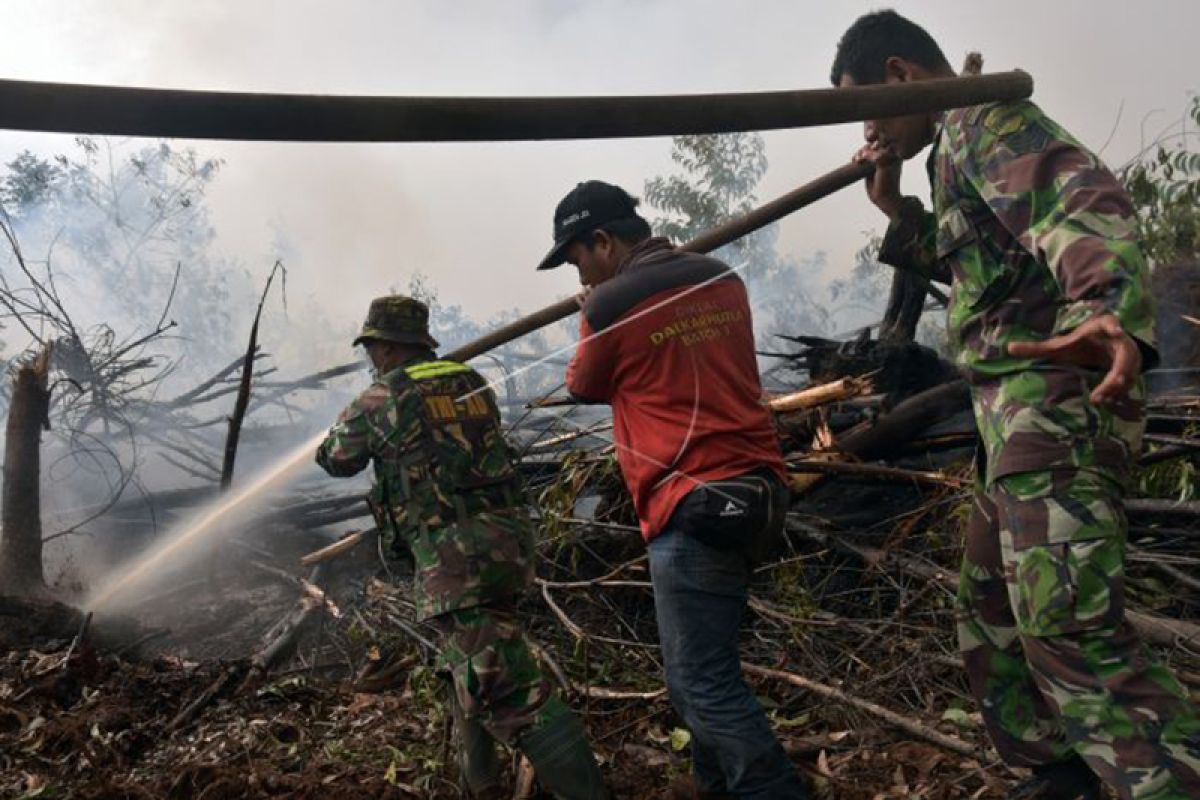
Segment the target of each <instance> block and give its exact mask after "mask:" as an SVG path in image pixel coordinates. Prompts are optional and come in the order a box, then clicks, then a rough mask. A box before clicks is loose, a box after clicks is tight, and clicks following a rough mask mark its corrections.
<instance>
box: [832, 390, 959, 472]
mask: <svg viewBox="0 0 1200 800" xmlns="http://www.w3.org/2000/svg"><path fill="white" fill-rule="evenodd" d="M970 407H971V392H970V388H969V387H968V386H967V382H966V381H964V380H955V381H950V382H949V383H943V384H941V385H940V386H935V387H933V388H932V389H926V390H925V391H923V392H920V393H919V394H915V395H913V396H912V397H909V398H908V399H907V400H904V401H903V402H901V403H899V404H897V406H896V407H895V408H893V409H892V410H891V411H890V412H889V413H887V414H885V415H883V416H882V417H880V418H879V419H877V420H875V422H874V424H872V425H871V426H870V427H868V428H864V429H862V430H860V431H856V432H853V433H850V434H847V435H846V436H844V437H843V438H842V439H841V440H840V441H838V442H837V443H836V445H835V446H836V447H837V449H838V450H841V451H842V452H843V453H847V454H849V455H853V456H855V457H857V458H860V459H863V460H868V459H876V458H882V457H883V456H886V455H888V454H889V453H891V452H892V451H893V450H895V449H896V448H897V447H899V446H901V445H903V444H904V443H905V442H906V441H908V440H909V439H911V438H912V436H913V435H914V434H916V433H920V432H921V431H922V430H924V429H925V428H927V427H929V426H930V425H932V424H933V423H935V422H937V421H938V420H941V419H945V418H946V417H949V416H952V415H954V414H956V413H958V412H959V411H962V410H965V409H967V408H970Z"/></svg>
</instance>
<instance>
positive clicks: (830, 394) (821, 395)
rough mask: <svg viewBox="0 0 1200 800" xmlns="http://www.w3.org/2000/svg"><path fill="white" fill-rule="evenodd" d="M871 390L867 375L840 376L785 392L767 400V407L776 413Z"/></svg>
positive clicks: (815, 405) (850, 396) (840, 400)
mask: <svg viewBox="0 0 1200 800" xmlns="http://www.w3.org/2000/svg"><path fill="white" fill-rule="evenodd" d="M873 391H875V390H874V388H873V387H872V384H871V379H870V378H869V377H867V376H863V377H859V378H841V379H840V380H836V381H830V382H829V383H823V384H821V385H819V386H810V387H809V388H807V389H802V390H801V391H799V392H793V393H792V394H785V395H783V396H782V397H774V398H772V399H770V400H768V401H767V408H769V409H771V410H772V411H774V412H775V413H776V414H784V413H787V412H790V411H801V410H803V409H806V408H815V407H817V406H823V405H826V404H829V403H838V402H842V401H844V400H850V399H852V398H855V397H862V396H864V395H868V394H871V392H873Z"/></svg>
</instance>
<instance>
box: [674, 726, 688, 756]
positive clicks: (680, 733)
mask: <svg viewBox="0 0 1200 800" xmlns="http://www.w3.org/2000/svg"><path fill="white" fill-rule="evenodd" d="M691 741H692V734H691V732H690V731H688V730H687V729H686V728H672V729H671V749H672V750H674V751H675V752H676V753H678V752H680V751H681V750H683V748H685V747H687V746H688V745H689V744H691Z"/></svg>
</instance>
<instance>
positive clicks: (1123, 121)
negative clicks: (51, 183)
mask: <svg viewBox="0 0 1200 800" xmlns="http://www.w3.org/2000/svg"><path fill="white" fill-rule="evenodd" d="M881 5H883V4H880V3H876V2H858V0H853V1H850V0H848V1H846V2H837V3H831V2H802V1H801V0H778V1H777V2H755V1H753V0H742V2H732V1H731V0H726V2H715V1H714V0H636V1H635V0H623V1H618V0H611V1H606V0H590V1H589V2H581V1H577V0H503V1H502V2H499V1H497V0H490V1H487V0H473V1H472V2H465V1H464V0H459V1H458V2H433V1H432V0H431V1H430V2H420V3H418V2H400V0H394V1H393V2H382V0H380V1H376V2H371V1H370V0H340V1H339V2H336V3H335V2H313V1H312V0H308V1H302V0H277V1H274V2H270V1H268V0H240V2H232V0H205V1H204V2H182V1H181V0H174V2H172V1H171V0H156V2H150V0H94V2H82V1H81V0H76V1H74V2H71V1H70V0H24V2H17V1H16V0H2V1H0V11H2V17H0V18H2V19H3V20H4V24H3V26H0V77H5V78H23V79H33V80H51V81H71V82H81V83H104V84H124V85H139V86H161V87H174V88H191V89H226V90H244V91H277V92H312V93H346V94H394V95H420V94H429V95H541V94H547V95H584V94H652V93H683V92H717V91H756V90H768V89H791V88H812V87H824V86H826V85H827V81H828V77H827V76H828V73H829V64H830V60H831V58H832V54H833V49H834V45H835V43H836V41H837V39H838V37H839V36H840V35H841V33H842V31H843V30H844V29H845V28H846V27H847V26H848V25H849V24H850V23H851V22H852V21H853V20H854V18H855V17H856V16H857V15H858V14H859V13H862V12H865V11H868V10H872V9H874V8H877V7H880V6H881ZM892 6H893V7H895V8H897V9H898V10H899V11H901V12H902V13H906V14H908V15H909V16H911V17H912V18H913V19H915V20H916V21H918V22H919V23H921V24H922V25H924V26H925V27H926V28H927V29H928V30H929V31H930V32H931V33H932V34H933V35H934V36H935V37H936V38H937V39H938V40H939V42H940V43H941V45H942V47H943V49H944V50H945V51H946V54H947V56H948V58H949V59H950V61H951V63H952V64H954V65H956V66H957V65H958V64H959V63H960V62H961V60H962V56H963V54H964V53H965V52H966V51H967V50H969V49H978V50H980V51H981V52H982V53H983V55H984V60H985V70H992V71H997V70H1004V69H1010V68H1012V67H1021V68H1022V69H1025V70H1027V71H1028V72H1030V73H1031V74H1032V75H1033V76H1034V80H1035V87H1036V88H1035V95H1034V96H1035V99H1036V100H1038V101H1039V102H1040V103H1041V104H1042V106H1043V107H1044V108H1046V109H1047V110H1048V111H1049V113H1050V114H1051V115H1052V116H1054V117H1055V118H1056V119H1058V120H1059V121H1060V122H1062V123H1063V124H1065V125H1066V126H1067V128H1068V129H1070V130H1071V131H1073V132H1074V133H1075V134H1076V135H1077V136H1078V137H1080V138H1081V139H1083V141H1084V142H1085V143H1087V144H1089V145H1090V146H1092V147H1094V148H1099V147H1101V146H1102V145H1103V144H1104V143H1105V141H1106V140H1109V139H1110V133H1111V141H1110V142H1109V143H1108V145H1107V148H1106V149H1105V151H1104V155H1105V157H1106V159H1107V160H1108V161H1109V162H1110V163H1111V164H1114V165H1118V164H1120V163H1122V162H1124V161H1125V160H1127V159H1128V158H1130V157H1131V156H1132V155H1133V154H1134V153H1136V152H1137V151H1138V149H1139V143H1140V142H1141V141H1142V140H1143V132H1142V129H1143V127H1144V128H1145V136H1146V138H1147V139H1149V138H1153V135H1154V134H1155V133H1157V132H1158V131H1159V130H1161V129H1163V128H1165V127H1167V126H1169V125H1170V124H1171V123H1172V122H1173V121H1176V120H1177V119H1178V117H1179V114H1180V112H1181V111H1182V109H1183V107H1184V104H1185V102H1186V101H1187V97H1188V92H1189V91H1190V90H1197V89H1200V69H1198V67H1200V56H1197V51H1196V49H1195V34H1196V31H1197V30H1200V3H1197V2H1195V0H1177V1H1176V0H1149V2H1144V3H1140V4H1137V5H1136V6H1133V5H1131V4H1129V3H1126V2H1109V1H1108V0H1091V1H1090V2H1083V1H1082V0H1078V1H1077V0H1071V1H1070V2H1063V1H1060V0H1040V2H1030V1H1029V0H1007V1H1006V2H1003V3H991V2H988V3H984V2H962V1H960V2H949V0H945V1H942V0H923V1H921V0H912V1H911V2H905V1H904V0H900V1H899V2H895V3H893V4H892ZM1122 106H1123V110H1121V109H1122ZM1119 110H1121V111H1120V114H1121V115H1120V120H1119V123H1118V112H1119ZM1143 120H1146V122H1145V124H1144V126H1143ZM1114 123H1117V124H1116V126H1115V132H1114ZM859 141H860V126H858V125H844V126H838V127H832V128H823V129H805V130H796V131H787V132H777V133H771V134H768V136H767V154H768V157H769V158H770V171H769V173H768V174H767V176H766V178H765V179H764V181H763V184H762V185H761V187H760V192H759V196H760V198H761V199H767V198H769V197H772V196H774V195H776V194H779V193H781V192H783V191H786V190H787V189H790V188H792V187H793V186H795V185H797V184H799V183H802V182H804V181H806V180H808V179H809V178H812V177H814V176H816V175H817V174H820V173H822V172H825V171H827V170H829V169H831V168H833V167H835V166H838V165H839V164H841V163H843V162H845V160H846V159H847V158H848V156H849V154H850V153H851V152H852V151H853V150H854V149H855V147H856V146H857V145H858V143H859ZM195 146H196V147H197V149H199V150H200V152H201V153H203V154H208V155H218V156H221V157H223V158H225V159H226V160H227V166H226V167H225V169H224V171H223V172H222V174H221V175H220V176H219V178H218V179H217V182H216V184H215V185H214V187H213V190H212V193H211V206H212V208H213V211H214V221H215V223H216V226H217V229H218V232H219V247H220V249H221V251H222V252H223V253H225V254H228V255H230V256H233V257H236V258H238V259H240V260H241V261H242V263H244V264H245V265H246V266H247V268H249V269H250V270H251V271H252V272H254V273H255V274H258V275H265V273H266V270H267V268H268V267H269V266H270V263H271V259H272V254H273V252H274V251H273V247H274V243H276V242H279V241H282V242H286V243H287V245H288V247H289V255H288V266H289V267H290V272H291V274H290V276H289V292H290V293H292V294H293V296H295V295H308V294H311V295H314V296H317V297H319V298H321V301H322V303H324V304H325V306H326V308H327V311H328V314H329V316H330V317H331V318H333V319H334V320H335V321H338V322H339V323H340V322H341V321H343V320H344V321H345V324H346V325H351V324H353V323H354V322H356V321H357V320H358V319H359V318H360V316H361V314H362V313H363V310H364V309H365V306H366V303H367V302H368V300H369V299H370V298H371V297H372V296H374V295H376V294H378V293H380V292H382V291H383V290H385V289H386V288H387V287H388V286H389V285H396V286H403V285H404V284H406V283H407V280H408V277H409V276H410V275H411V274H412V272H413V271H414V270H420V271H423V272H425V273H427V274H429V275H430V276H432V278H433V279H434V283H435V285H436V286H437V287H438V288H439V290H440V292H441V295H442V299H443V300H444V301H449V302H456V303H461V304H462V305H463V306H464V307H465V308H466V310H467V311H468V312H470V313H472V314H474V315H479V316H487V315H490V314H491V313H493V312H495V311H498V310H500V309H504V308H511V307H513V306H520V307H522V308H523V309H526V310H532V309H534V308H536V307H539V306H541V305H543V304H545V303H547V302H549V301H552V300H554V299H556V298H557V297H560V296H562V295H564V294H566V293H567V292H569V291H572V290H573V289H574V288H575V285H576V279H575V275H574V271H573V270H571V269H570V268H569V267H568V268H564V269H562V270H559V271H557V272H555V273H552V274H549V275H546V274H537V273H535V272H534V271H533V266H534V264H535V263H536V262H537V260H538V258H539V257H540V255H541V253H542V252H543V251H544V250H545V248H546V247H547V245H548V244H549V237H550V215H551V212H552V210H553V207H554V205H555V203H556V202H557V201H558V199H559V198H560V197H561V195H562V194H563V193H564V192H565V191H566V190H567V189H569V188H570V187H571V186H573V185H574V184H575V183H576V182H577V181H579V180H583V179H586V178H603V179H606V180H609V181H613V182H616V183H620V184H622V185H624V186H626V187H627V188H629V189H630V190H631V191H633V192H634V193H635V194H637V193H640V191H641V188H642V183H643V181H644V180H645V179H646V178H647V177H651V176H653V175H656V174H661V173H663V172H666V171H669V170H670V169H671V167H672V165H671V163H670V160H669V153H670V141H669V140H668V139H638V140H609V141H596V142H586V141H585V142H552V143H528V144H442V145H412V144H397V145H378V144H376V145H366V144H364V145H341V144H339V145H301V144H261V143H256V144H249V143H229V142H197V143H195ZM27 147H28V148H31V149H34V150H38V151H42V152H54V151H65V150H69V149H70V148H71V142H70V137H66V136H45V135H40V136H39V135H30V134H24V133H0V158H3V159H4V160H5V161H7V160H9V159H10V158H11V155H12V154H14V153H15V152H17V151H19V150H21V149H24V148H27ZM912 172H913V176H912V179H911V180H910V183H911V186H910V190H911V191H914V192H922V193H923V192H924V188H923V181H922V180H921V179H920V177H919V175H917V173H919V172H920V170H913V171H912ZM879 220H880V218H879V217H878V215H877V213H876V212H875V211H874V209H873V208H872V207H870V206H869V205H868V203H867V201H866V199H865V196H864V195H863V194H862V193H861V192H860V191H858V190H857V189H849V190H846V191H844V192H842V193H841V194H840V195H838V196H836V197H834V198H831V199H829V200H826V201H823V202H822V203H821V204H820V205H819V206H816V207H814V208H812V209H810V210H807V211H805V212H802V213H801V214H800V215H796V216H793V217H792V218H790V219H788V220H787V221H786V222H785V223H783V226H782V239H781V246H782V247H783V248H784V249H785V250H786V251H788V252H790V253H793V254H795V255H797V256H801V257H803V256H806V255H809V254H811V253H813V252H814V251H817V250H824V251H826V252H827V253H828V254H829V259H830V274H828V275H826V276H823V277H824V278H829V277H833V274H832V273H834V272H837V271H840V270H843V269H845V268H847V267H848V266H849V265H850V263H851V260H852V256H853V253H854V251H855V250H856V249H857V248H858V247H860V246H861V244H862V242H863V232H864V231H867V230H870V229H872V228H874V229H880V228H882V226H881V224H880V221H879Z"/></svg>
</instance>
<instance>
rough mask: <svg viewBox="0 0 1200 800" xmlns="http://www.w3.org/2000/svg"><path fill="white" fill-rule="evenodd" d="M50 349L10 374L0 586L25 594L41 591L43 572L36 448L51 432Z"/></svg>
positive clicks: (0, 550) (38, 451) (39, 449)
mask: <svg viewBox="0 0 1200 800" xmlns="http://www.w3.org/2000/svg"><path fill="white" fill-rule="evenodd" d="M49 371H50V347H49V346H48V345H47V346H46V348H45V350H43V351H42V352H41V354H39V355H38V356H36V357H35V358H34V359H33V360H32V361H31V362H28V363H25V364H22V365H21V367H20V368H19V369H18V370H17V372H16V374H15V375H14V376H13V392H12V403H11V405H10V406H9V409H8V426H7V429H6V431H5V450H4V510H3V526H4V529H3V535H2V538H0V587H3V588H4V590H5V591H6V592H8V593H10V594H28V593H30V592H33V591H36V590H38V589H41V588H44V587H45V577H44V576H43V574H42V510H41V492H40V489H41V485H40V481H41V471H42V470H41V444H42V429H43V428H45V429H46V430H49V429H50V420H49V416H48V414H49V411H50V390H49V388H47V376H48V374H49Z"/></svg>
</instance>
